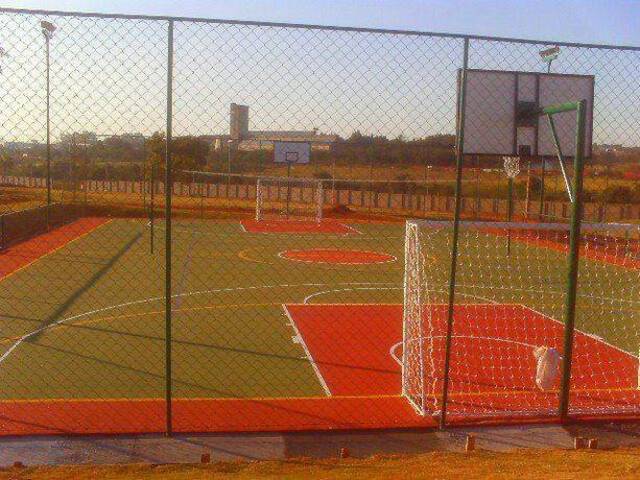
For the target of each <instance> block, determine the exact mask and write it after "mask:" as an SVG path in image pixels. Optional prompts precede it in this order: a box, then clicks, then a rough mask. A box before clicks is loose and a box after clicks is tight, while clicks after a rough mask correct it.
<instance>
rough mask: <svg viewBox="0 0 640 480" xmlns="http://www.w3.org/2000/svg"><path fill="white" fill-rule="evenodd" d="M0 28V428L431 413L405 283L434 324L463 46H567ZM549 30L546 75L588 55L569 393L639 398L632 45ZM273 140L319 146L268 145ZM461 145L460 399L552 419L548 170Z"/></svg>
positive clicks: (553, 204)
mask: <svg viewBox="0 0 640 480" xmlns="http://www.w3.org/2000/svg"><path fill="white" fill-rule="evenodd" d="M41 22H49V23H48V24H42V23H41ZM0 25H1V28H0V47H1V48H2V50H0V51H1V52H3V54H2V55H0V68H1V73H0V78H1V80H2V81H1V83H2V95H0V112H2V113H1V115H2V122H0V161H1V164H0V189H1V190H0V192H1V197H0V198H1V199H2V201H1V202H0V235H1V241H0V249H1V250H0V259H1V260H0V297H1V298H2V306H1V307H0V325H1V329H0V331H1V332H2V333H1V335H0V337H1V338H0V343H1V346H0V383H1V384H2V385H3V388H2V389H0V434H2V435H24V434H45V433H46V434H50V433H140V432H169V433H171V432H194V431H197V432H223V431H233V432H239V431H281V430H314V429H318V430H328V429H358V428H411V427H430V426H435V425H436V424H437V418H435V417H434V416H437V415H436V414H437V413H438V410H439V408H440V407H439V406H438V403H439V401H440V400H441V397H440V395H441V394H440V393H439V392H440V390H441V388H440V387H441V382H442V381H443V371H442V368H441V367H442V360H443V357H442V355H443V350H442V349H440V348H439V347H437V346H434V345H435V344H429V345H427V346H428V347H429V350H428V351H429V352H431V353H430V355H426V356H425V355H423V353H424V351H422V353H420V355H422V356H421V357H420V358H421V360H420V364H419V365H418V366H417V367H416V368H417V369H416V370H415V371H416V372H417V373H416V375H418V377H419V380H418V383H419V384H420V388H422V390H421V391H422V392H423V394H424V395H423V396H425V398H426V397H427V396H428V397H429V398H428V400H427V401H426V402H425V403H424V405H427V404H428V405H435V407H433V408H426V407H424V405H423V408H422V409H420V408H415V407H416V405H415V402H414V403H413V405H412V402H410V401H408V398H407V392H406V391H405V390H404V387H405V385H404V384H403V371H402V367H401V364H402V363H403V355H404V354H405V353H406V352H408V351H413V350H415V349H416V348H417V346H416V345H407V344H406V343H405V345H404V346H403V315H405V316H406V314H407V309H406V301H407V299H408V298H413V297H412V295H413V293H415V294H417V295H422V296H421V297H420V298H421V300H420V302H423V303H420V304H421V305H424V304H427V305H429V307H428V308H427V309H426V310H425V309H424V307H423V310H421V311H420V313H419V316H420V318H422V316H424V315H435V316H434V317H433V318H432V320H431V323H430V325H431V326H430V328H432V329H433V331H432V332H431V338H430V339H429V341H434V339H436V337H437V336H438V335H439V334H437V330H438V328H439V327H438V325H440V324H439V323H438V322H440V321H441V319H439V318H440V317H438V315H437V314H436V313H437V312H439V311H440V310H439V308H440V307H438V306H437V305H440V304H443V303H446V296H444V292H446V288H447V286H446V283H447V280H448V278H449V273H450V272H449V270H448V268H449V267H448V265H449V262H450V260H451V248H450V247H451V244H450V240H449V235H450V229H449V228H448V226H445V227H443V225H442V224H437V223H436V224H433V223H429V222H433V221H436V222H437V221H444V222H448V221H450V220H451V219H452V218H453V216H454V212H455V205H456V195H455V193H456V168H455V160H456V148H455V147H456V126H457V118H458V107H457V103H458V75H459V70H460V69H461V68H462V67H463V65H464V59H465V56H466V58H468V67H469V68H470V69H476V70H500V71H526V72H543V71H545V69H546V65H545V64H543V63H542V62H541V60H540V56H539V53H538V52H539V51H540V50H542V49H544V48H547V47H549V46H552V45H556V43H549V42H535V41H522V40H515V39H497V38H483V37H472V36H458V35H448V34H433V33H420V32H402V31H382V30H373V29H356V28H333V27H320V26H304V25H280V24H270V23H260V22H232V21H214V20H202V19H181V18H155V17H134V16H109V15H85V14H75V13H68V14H67V13H64V14H63V13H52V12H41V11H22V10H12V9H0ZM51 27H53V28H51ZM559 45H560V47H561V53H560V56H559V58H558V59H557V60H555V61H554V62H553V64H552V69H553V73H555V74H573V75H591V76H594V78H595V92H594V101H593V136H592V142H591V143H592V152H591V156H590V158H588V159H587V163H586V166H585V177H584V195H583V199H584V202H585V203H584V215H583V218H584V220H585V222H587V223H589V224H591V223H597V224H599V225H601V226H602V228H600V229H598V230H597V232H596V233H591V234H585V235H587V236H586V237H584V238H583V241H582V243H581V245H582V249H583V252H586V253H585V255H583V259H582V261H581V262H582V263H581V268H582V270H581V275H582V276H581V277H580V286H579V292H582V293H583V294H582V297H579V301H578V303H579V305H580V308H579V310H578V314H577V320H576V326H577V328H578V329H580V332H582V333H581V334H580V335H579V336H578V337H576V342H583V343H582V344H581V345H582V346H581V347H579V348H577V349H576V355H577V357H576V358H574V360H575V361H574V375H575V376H576V378H577V379H578V380H577V387H576V389H575V390H574V391H572V397H571V402H570V408H569V413H570V414H571V415H573V416H574V417H575V418H584V417H589V416H596V417H598V418H602V417H603V416H606V417H607V418H613V417H620V416H632V417H634V418H635V417H637V415H638V414H640V397H639V396H638V394H637V393H636V392H637V388H638V348H639V347H640V329H639V328H638V325H639V322H638V320H639V319H638V316H637V310H638V303H639V302H640V297H639V295H638V287H637V285H638V284H639V283H638V280H639V279H638V272H639V271H640V269H639V262H640V256H639V255H640V249H639V248H638V234H637V229H635V230H634V228H633V227H630V226H629V225H626V224H634V223H635V224H637V223H638V220H640V189H639V187H638V185H640V181H639V180H640V128H639V127H638V125H640V108H638V107H639V106H640V86H639V85H638V83H637V81H635V77H636V73H637V71H638V69H639V68H640V49H639V48H633V47H614V46H598V45H572V44H562V43H560V44H559ZM481 100H482V101H483V102H484V103H486V104H491V103H492V102H493V103H495V102H498V103H499V102H500V101H501V98H499V97H492V95H491V94H490V93H489V92H488V93H487V95H486V98H483V99H481ZM246 107H248V110H247V109H246ZM485 122H486V125H487V128H488V127H489V126H490V125H491V122H492V118H486V120H485ZM487 131H488V133H487V137H490V135H491V133H489V132H490V130H489V128H488V130H487ZM489 140H491V139H489V138H488V141H489ZM498 140H499V139H498ZM276 142H296V143H301V142H302V143H306V144H308V145H309V149H310V156H309V157H310V158H309V162H308V163H297V164H289V165H287V164H284V163H279V162H276V161H274V158H275V156H274V145H275V143H276ZM462 160H463V169H462V178H461V179H460V189H461V190H460V194H461V195H460V202H459V206H460V210H461V216H462V218H463V219H464V220H465V221H473V222H480V223H475V225H476V226H475V227H474V228H469V229H466V230H464V234H463V243H462V247H461V248H462V253H461V255H460V257H459V276H458V283H457V285H456V286H455V288H456V291H457V294H458V296H457V302H459V303H457V304H456V308H458V309H459V310H458V311H459V312H460V313H459V317H456V322H457V323H456V324H455V325H454V326H455V328H454V336H453V337H452V348H453V357H452V359H453V361H454V362H456V361H457V362H458V363H457V369H456V368H454V369H453V370H452V372H451V373H452V375H454V378H452V381H453V382H454V383H453V385H454V388H453V390H452V391H451V396H450V398H449V402H450V405H451V407H450V411H451V412H452V414H451V416H450V420H449V421H450V422H451V423H456V422H476V421H492V420H498V421H505V420H506V421H518V420H521V419H522V418H532V417H535V418H541V419H555V418H557V407H558V385H552V386H551V387H550V388H549V389H548V391H544V392H542V391H541V390H540V387H539V385H536V365H537V363H536V362H537V359H536V357H535V356H534V354H533V353H534V349H535V348H538V347H547V348H553V349H557V350H558V352H559V355H560V356H562V354H563V351H562V343H561V337H562V335H561V333H562V325H561V323H558V322H556V320H561V319H562V315H561V311H562V307H563V301H564V295H563V294H562V291H561V282H562V278H563V276H564V273H565V271H564V269H565V267H564V264H565V263H566V255H567V251H566V243H567V242H566V240H567V237H566V235H565V234H566V229H564V225H565V224H566V222H567V221H568V219H569V216H570V212H571V201H570V199H569V198H568V197H567V191H566V185H565V180H564V177H563V174H562V169H561V168H560V165H559V162H558V160H557V159H555V158H553V157H527V158H524V157H523V158H521V159H520V164H519V167H520V168H519V173H518V175H517V176H515V178H514V179H513V182H512V184H511V187H510V186H509V179H508V178H507V176H506V175H505V172H504V167H503V159H502V156H501V155H465V156H464V157H463V159H462ZM563 166H564V167H565V169H566V170H567V172H568V175H569V176H570V177H571V175H572V173H573V171H572V167H571V165H570V161H569V159H567V161H566V164H563ZM268 179H271V180H268ZM261 180H262V184H263V185H267V186H266V187H265V190H262V193H261V195H263V196H264V199H266V200H265V204H264V205H265V206H264V208H263V210H260V209H258V211H259V212H260V214H259V215H258V217H259V218H256V204H257V203H258V202H259V199H257V198H256V197H257V195H256V193H257V188H256V187H257V185H258V184H259V182H260V181H261ZM319 185H320V187H319ZM258 190H259V189H258ZM318 211H319V212H320V214H318ZM300 212H305V213H300ZM263 217H264V218H263ZM416 218H418V219H429V220H428V221H427V223H424V224H423V223H415V224H411V225H414V227H413V228H414V230H415V231H413V233H412V235H413V236H408V235H409V233H408V232H409V231H410V229H409V227H408V226H407V227H406V228H405V221H406V220H408V219H416ZM507 220H509V221H510V222H513V225H512V223H508V224H506V225H505V224H504V223H499V224H498V225H500V226H494V227H492V226H491V225H492V224H491V223H490V222H496V221H498V222H506V221H507ZM410 223H411V222H410ZM515 223H517V225H519V227H518V228H516V227H515V226H514V225H515ZM529 224H532V225H538V226H539V225H547V226H548V227H539V228H538V229H536V230H535V233H531V231H530V230H529V229H528V227H527V228H525V227H524V226H523V225H529ZM611 224H625V227H624V228H609V229H607V228H606V225H611ZM434 225H435V227H434ZM447 225H448V224H447ZM552 225H557V227H551V226H552ZM594 228H595V227H594ZM612 231H613V233H611V232H612ZM550 232H551V233H550ZM589 235H590V236H589ZM505 242H507V243H508V246H509V249H510V250H509V254H508V255H507V254H506V253H505V252H506V250H505V248H506V247H505V245H507V243H505ZM419 245H422V247H420V246H419ZM405 257H406V258H405ZM412 265H413V267H411V266H412ZM427 266H428V267H429V268H427ZM407 268H409V269H410V268H414V269H415V270H407ZM407 272H409V273H411V275H409V276H407V275H408V273H407ZM412 278H414V279H417V281H418V283H419V284H420V282H425V281H429V282H433V283H430V284H429V287H432V286H433V287H434V288H433V289H432V290H429V291H428V293H429V295H430V297H429V300H428V302H426V303H424V302H425V301H424V298H426V297H424V295H426V294H427V293H424V292H423V293H420V292H422V290H421V288H422V286H424V285H422V286H418V287H416V288H415V289H414V290H412V288H413V287H411V288H410V287H409V286H408V285H409V283H410V282H409V280H410V279H412ZM580 288H582V290H580ZM412 292H413V293H412ZM416 292H417V293H416ZM579 295H580V293H579ZM403 303H404V305H405V306H404V307H403ZM434 312H436V313H434ZM532 312H535V313H532ZM474 319H475V321H477V322H480V323H478V325H481V326H483V327H482V328H480V329H479V330H475V331H474V330H473V328H471V325H473V322H474ZM405 320H406V318H405ZM421 321H422V320H421ZM548 324H549V325H551V324H553V325H554V326H553V328H551V327H549V328H550V330H545V331H544V332H543V334H540V335H535V332H536V331H539V330H540V329H541V328H543V327H545V326H547V325H548ZM456 328H457V330H456ZM545 328H546V327H545ZM456 331H457V332H458V333H457V334H456ZM418 332H419V333H418V334H417V335H418V336H419V342H418V343H419V344H420V346H421V347H424V346H425V345H423V342H424V341H426V340H427V338H426V334H425V333H424V327H420V328H419V329H418ZM434 332H435V333H434ZM514 332H515V333H514ZM518 332H519V333H518ZM522 332H530V333H531V332H534V333H533V334H530V335H529V336H526V335H525V336H526V338H524V337H523V338H524V339H523V338H521V337H519V336H518V335H520V336H521V335H524V334H523V333H522ZM405 333H406V332H405ZM582 334H584V336H582ZM456 335H457V336H456ZM462 337H464V338H462ZM515 337H518V338H519V340H518V341H519V342H520V343H522V344H526V345H525V346H522V345H519V346H516V347H514V346H513V341H514V338H515ZM469 338H470V339H471V340H469ZM487 338H491V339H492V340H490V341H489V343H486V342H487V340H486V339H487ZM496 339H498V340H496ZM501 339H502V340H501ZM505 339H507V340H505ZM585 339H586V340H585ZM503 340H505V341H503ZM469 341H471V345H470V344H469V343H468V342H469ZM435 342H436V344H437V343H438V342H439V340H435ZM491 342H493V343H491ZM496 342H497V343H496ZM500 342H502V343H500ZM509 342H511V344H509ZM483 345H484V346H483ZM504 345H507V346H506V347H505V346H504ZM456 348H457V349H459V350H458V354H457V356H456V353H455V352H456ZM462 350H465V351H467V352H468V354H467V355H466V356H465V355H462V354H460V352H461V351H462ZM425 351H426V350H425ZM560 361H561V360H560ZM576 365H577V366H576ZM428 372H430V373H428ZM515 372H517V375H518V381H515V380H514V375H515ZM405 373H406V372H405ZM424 385H430V386H431V387H430V390H429V389H427V388H424ZM411 388H418V387H416V386H415V385H413V386H412V387H411ZM427 390H429V391H430V393H429V394H428V395H427V394H426V393H424V392H427ZM439 399H440V400H439ZM428 413H431V414H428Z"/></svg>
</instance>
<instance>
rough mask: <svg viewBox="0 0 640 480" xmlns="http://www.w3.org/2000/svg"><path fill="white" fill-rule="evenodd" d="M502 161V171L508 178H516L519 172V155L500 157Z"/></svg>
mask: <svg viewBox="0 0 640 480" xmlns="http://www.w3.org/2000/svg"><path fill="white" fill-rule="evenodd" d="M502 160H503V161H504V171H505V173H506V174H507V177H509V178H512V179H513V178H516V177H517V176H518V174H519V173H520V158H519V157H502Z"/></svg>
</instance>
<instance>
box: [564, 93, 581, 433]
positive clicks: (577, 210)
mask: <svg viewBox="0 0 640 480" xmlns="http://www.w3.org/2000/svg"><path fill="white" fill-rule="evenodd" d="M586 107H587V102H586V101H585V100H580V101H579V102H577V108H576V117H577V129H576V153H575V156H574V160H573V169H574V171H573V194H574V197H573V207H572V209H571V236H570V240H569V260H568V263H569V264H568V272H567V293H566V298H565V306H564V322H565V327H564V328H565V330H564V348H563V353H562V355H563V357H564V361H563V363H562V381H561V385H560V408H559V415H560V420H561V421H563V422H564V421H566V420H567V416H568V412H569V391H570V386H571V362H572V360H573V358H572V356H573V337H574V331H575V316H576V297H577V291H578V263H579V261H580V225H581V221H582V184H583V178H582V177H583V174H584V148H585V146H584V145H585V123H586V120H585V119H586Z"/></svg>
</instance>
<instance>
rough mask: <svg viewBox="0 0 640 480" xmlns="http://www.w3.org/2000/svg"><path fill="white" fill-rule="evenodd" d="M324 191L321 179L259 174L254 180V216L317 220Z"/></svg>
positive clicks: (259, 218) (320, 216) (320, 211)
mask: <svg viewBox="0 0 640 480" xmlns="http://www.w3.org/2000/svg"><path fill="white" fill-rule="evenodd" d="M323 202H324V191H323V187H322V181H321V180H314V179H307V178H289V177H262V178H258V180H257V182H256V220H257V221H263V220H277V219H280V220H307V221H315V222H318V223H320V222H321V221H322V207H323Z"/></svg>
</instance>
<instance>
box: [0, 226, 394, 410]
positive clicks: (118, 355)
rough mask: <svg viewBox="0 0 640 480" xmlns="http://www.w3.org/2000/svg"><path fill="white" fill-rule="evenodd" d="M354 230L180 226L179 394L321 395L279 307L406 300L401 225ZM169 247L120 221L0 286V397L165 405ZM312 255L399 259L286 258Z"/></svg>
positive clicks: (176, 283) (158, 234)
mask: <svg viewBox="0 0 640 480" xmlns="http://www.w3.org/2000/svg"><path fill="white" fill-rule="evenodd" d="M358 228H359V230H360V231H361V234H359V235H348V236H335V235H302V236H294V235H290V234H249V233H246V232H243V230H242V229H241V226H240V224H239V223H237V222H229V223H209V222H207V221H200V222H198V221H175V222H174V224H173V234H174V235H173V259H174V261H173V266H172V269H173V284H172V289H173V295H174V300H173V330H172V334H173V383H174V394H175V395H176V396H177V397H274V396H304V395H318V394H322V389H321V388H320V385H319V383H318V381H317V378H316V376H315V374H314V372H313V370H312V368H311V365H310V364H309V362H308V360H307V359H306V357H305V356H304V352H303V349H302V348H301V347H300V345H299V344H298V343H294V342H293V341H292V336H293V335H294V332H293V330H292V328H291V325H290V322H289V321H288V319H287V317H286V315H285V314H284V311H283V308H282V305H283V304H285V303H301V302H303V301H304V300H305V298H307V297H309V296H312V297H311V298H310V299H309V301H319V302H322V303H326V302H328V303H332V302H340V303H345V302H347V303H348V302H354V301H357V302H361V303H380V302H383V303H384V302H394V303H400V302H401V300H402V293H401V292H402V291H401V288H402V248H403V231H402V228H401V227H400V226H390V225H360V226H359V227H358ZM163 247H164V228H163V225H162V224H160V225H159V226H158V225H156V230H155V251H154V253H153V254H151V253H150V251H149V228H148V226H147V225H146V223H145V222H143V221H137V220H124V219H117V220H112V221H110V222H108V223H106V224H104V225H102V226H100V227H98V228H97V229H96V230H94V231H93V232H91V233H90V234H89V235H87V236H85V237H82V238H79V239H78V240H76V241H73V242H71V243H69V244H68V245H66V246H64V247H63V248H62V249H60V250H58V251H55V252H53V253H51V254H49V255H46V256H45V257H43V258H41V259H39V260H37V261H36V262H35V263H33V264H32V265H30V266H28V267H27V268H25V269H23V270H21V271H18V272H16V273H14V274H13V275H11V276H10V277H8V278H6V279H4V280H3V281H2V283H1V285H2V296H3V298H4V301H3V307H2V313H1V317H0V318H1V321H2V332H3V340H2V354H3V359H2V361H1V364H0V382H2V384H3V388H2V389H1V390H0V398H3V399H38V398H120V397H125V398H148V397H162V396H163V395H164V393H163V392H164V384H165V381H164V368H165V366H164V348H165V340H164V338H165V315H164V300H163V294H164V278H165V274H164V248H163ZM313 247H323V248H331V249H337V250H366V251H379V252H383V253H388V254H391V255H394V256H396V257H397V260H396V261H393V262H389V263H382V264H370V265H368V264H364V265H336V264H321V263H318V264H311V263H301V262H296V261H291V260H288V259H285V258H281V257H279V256H278V254H279V253H280V252H282V251H285V250H300V249H308V248H313ZM38 330H40V332H38ZM33 332H36V333H33ZM31 333H33V335H32V336H30V337H28V338H25V339H24V340H22V341H20V339H21V337H22V336H24V335H28V334H31Z"/></svg>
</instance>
